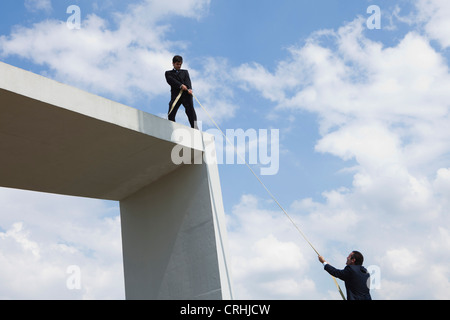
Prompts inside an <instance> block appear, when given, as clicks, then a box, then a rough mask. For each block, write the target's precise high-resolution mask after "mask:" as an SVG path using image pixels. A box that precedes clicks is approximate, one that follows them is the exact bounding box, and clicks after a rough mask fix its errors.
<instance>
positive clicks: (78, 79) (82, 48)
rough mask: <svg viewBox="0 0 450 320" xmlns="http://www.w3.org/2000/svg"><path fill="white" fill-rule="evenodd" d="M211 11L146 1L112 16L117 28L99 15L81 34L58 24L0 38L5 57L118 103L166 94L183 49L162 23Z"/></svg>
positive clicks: (202, 3)
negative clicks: (176, 52)
mask: <svg viewBox="0 0 450 320" xmlns="http://www.w3.org/2000/svg"><path fill="white" fill-rule="evenodd" d="M208 5H209V0H185V1H165V0H164V1H162V0H148V1H143V2H140V3H139V4H133V5H130V6H129V8H128V10H127V11H126V12H124V13H115V14H114V15H113V16H114V17H115V22H116V25H117V28H114V26H112V23H110V22H108V21H107V20H106V19H105V18H102V17H99V16H97V15H95V14H88V15H86V16H84V15H83V16H82V25H81V29H80V30H76V29H75V30H71V29H70V28H68V27H67V25H66V22H65V21H57V20H44V21H42V22H39V23H36V24H34V25H33V26H32V27H22V26H17V27H15V29H14V30H13V32H12V33H11V34H10V35H9V36H2V37H0V47H1V50H0V55H1V56H3V57H6V56H11V55H15V56H20V57H23V58H26V59H29V60H31V61H32V62H33V63H36V64H39V65H45V66H48V67H49V69H50V72H49V75H50V76H52V77H54V78H56V79H57V80H60V81H62V82H65V83H69V84H72V85H76V86H79V87H82V88H83V89H87V90H89V91H94V92H97V93H101V94H102V93H103V94H104V93H107V94H108V95H110V96H112V97H113V98H126V99H127V100H128V101H133V100H134V99H135V98H133V97H135V96H136V95H137V94H140V95H141V96H146V97H153V96H155V95H157V94H161V93H167V91H168V90H167V84H166V83H165V79H164V71H165V70H167V69H170V68H171V58H172V56H173V53H172V50H173V49H177V48H180V47H182V46H183V43H181V42H179V43H176V42H171V41H168V40H166V38H165V37H166V34H167V32H168V31H169V27H170V25H169V24H165V23H163V22H162V20H163V19H164V18H165V17H167V16H185V17H190V18H196V17H200V16H201V14H203V13H204V12H205V10H206V9H207V7H208ZM82 12H84V11H82Z"/></svg>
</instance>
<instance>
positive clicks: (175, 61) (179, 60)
mask: <svg viewBox="0 0 450 320" xmlns="http://www.w3.org/2000/svg"><path fill="white" fill-rule="evenodd" d="M172 65H173V67H174V68H175V70H180V69H181V66H182V65H183V57H182V56H175V57H173V59H172Z"/></svg>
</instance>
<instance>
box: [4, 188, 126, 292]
mask: <svg viewBox="0 0 450 320" xmlns="http://www.w3.org/2000/svg"><path fill="white" fill-rule="evenodd" d="M0 206H1V208H2V215H1V217H0V218H1V219H0V230H3V231H1V232H0V265H1V266H2V268H1V270H2V272H1V274H0V282H1V283H2V286H1V288H0V298H2V299H123V298H124V284H123V267H122V249H121V248H122V247H121V234H120V219H119V216H118V208H117V207H116V206H111V205H110V204H109V203H107V202H102V201H98V200H90V199H80V198H74V197H63V196H57V195H49V194H42V193H33V192H27V191H19V190H12V189H0ZM72 265H75V266H78V267H79V268H80V283H81V288H80V289H79V290H70V288H68V287H67V286H66V282H67V280H68V278H69V276H70V274H69V273H67V270H68V267H69V266H72Z"/></svg>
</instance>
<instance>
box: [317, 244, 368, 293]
mask: <svg viewBox="0 0 450 320" xmlns="http://www.w3.org/2000/svg"><path fill="white" fill-rule="evenodd" d="M319 261H320V262H321V263H322V264H323V265H324V267H325V270H326V271H327V272H328V273H329V274H331V275H332V276H333V277H336V278H338V279H341V280H342V281H344V282H345V288H346V289H347V300H372V297H371V296H370V288H369V287H370V274H369V273H368V272H367V269H366V268H364V267H363V266H362V264H363V262H364V257H363V255H362V254H361V253H360V252H358V251H352V252H351V253H350V254H349V256H348V257H347V263H346V265H347V266H346V267H345V269H344V270H338V269H336V268H334V267H333V266H331V265H330V264H328V262H326V261H325V259H324V258H323V257H322V256H319Z"/></svg>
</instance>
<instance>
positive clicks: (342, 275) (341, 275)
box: [319, 256, 349, 281]
mask: <svg viewBox="0 0 450 320" xmlns="http://www.w3.org/2000/svg"><path fill="white" fill-rule="evenodd" d="M319 261H320V262H321V263H322V264H323V265H324V269H325V271H326V272H328V273H329V274H331V275H332V276H333V277H336V278H338V279H341V280H342V281H345V280H346V279H347V278H348V275H349V273H348V271H349V270H348V269H347V268H345V269H344V270H338V269H336V268H335V267H333V266H332V265H330V264H329V263H328V262H327V261H326V260H325V258H324V257H322V256H319Z"/></svg>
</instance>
